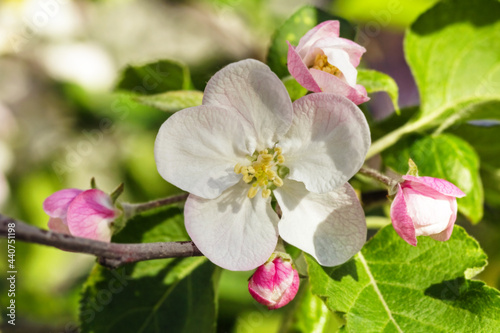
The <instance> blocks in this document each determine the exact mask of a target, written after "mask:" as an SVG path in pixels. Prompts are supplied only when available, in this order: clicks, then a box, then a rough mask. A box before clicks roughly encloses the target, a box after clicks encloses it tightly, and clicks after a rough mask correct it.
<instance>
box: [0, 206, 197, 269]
mask: <svg viewBox="0 0 500 333" xmlns="http://www.w3.org/2000/svg"><path fill="white" fill-rule="evenodd" d="M9 229H10V230H9ZM0 237H5V238H7V237H9V238H14V239H15V240H16V241H17V240H21V241H25V242H29V243H37V244H43V245H48V246H53V247H57V248H59V249H61V250H66V251H72V252H79V253H88V254H92V255H95V256H96V257H97V258H98V260H99V263H100V264H101V265H103V266H106V267H108V268H118V267H120V266H122V265H125V264H129V263H134V262H138V261H145V260H151V259H162V258H180V257H193V256H201V255H202V254H201V252H200V250H198V248H197V247H196V245H194V243H193V242H190V241H187V242H165V243H142V244H125V243H123V244H121V243H107V242H101V241H96V240H92V239H87V238H80V237H74V236H70V235H65V234H61V233H57V232H53V231H49V230H43V229H40V228H37V227H34V226H32V225H29V224H26V223H24V222H22V221H18V220H15V219H13V218H10V217H7V216H4V215H2V214H0Z"/></svg>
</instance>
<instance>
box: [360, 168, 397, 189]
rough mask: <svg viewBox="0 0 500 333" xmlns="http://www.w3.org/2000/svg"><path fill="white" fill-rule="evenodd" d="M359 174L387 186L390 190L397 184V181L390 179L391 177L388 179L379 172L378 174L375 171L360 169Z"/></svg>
mask: <svg viewBox="0 0 500 333" xmlns="http://www.w3.org/2000/svg"><path fill="white" fill-rule="evenodd" d="M358 172H359V173H360V174H363V175H365V176H368V177H370V178H373V179H375V180H377V181H379V182H381V183H382V184H385V185H387V186H388V187H389V188H390V189H392V188H393V187H394V186H396V185H397V184H398V181H397V180H395V179H392V178H391V177H388V176H386V175H384V174H382V173H380V172H378V171H377V170H375V169H372V168H368V167H361V169H359V171H358Z"/></svg>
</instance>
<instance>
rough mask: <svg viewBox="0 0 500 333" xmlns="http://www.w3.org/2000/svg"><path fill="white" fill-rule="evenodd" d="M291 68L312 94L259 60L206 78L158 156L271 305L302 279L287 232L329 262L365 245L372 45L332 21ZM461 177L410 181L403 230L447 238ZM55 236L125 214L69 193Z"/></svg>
mask: <svg viewBox="0 0 500 333" xmlns="http://www.w3.org/2000/svg"><path fill="white" fill-rule="evenodd" d="M288 46H289V49H288V69H289V72H290V74H291V75H292V76H293V77H294V78H295V79H296V81H297V82H298V83H299V84H301V85H302V86H303V87H305V88H306V89H308V90H309V91H310V92H311V93H310V94H308V95H306V96H304V97H302V98H300V99H298V100H296V101H294V102H293V103H292V101H291V99H290V96H289V94H288V92H287V90H286V88H285V86H284V84H283V83H282V81H281V80H280V78H279V77H278V76H277V75H276V74H274V73H273V71H272V70H271V69H270V68H269V67H268V66H267V65H265V64H263V63H261V62H259V61H257V60H252V59H247V60H242V61H239V62H236V63H233V64H230V65H228V66H226V67H224V68H223V69H221V70H220V71H218V72H217V73H216V74H215V75H214V76H213V77H212V78H211V79H210V81H209V82H208V83H207V85H206V88H205V92H204V95H203V102H202V105H200V106H195V107H191V108H187V109H184V110H181V111H179V112H177V113H175V114H173V115H172V116H171V117H170V118H169V119H168V120H166V121H165V122H164V123H163V125H162V126H161V128H160V130H159V132H158V135H157V137H156V141H155V146H154V154H155V161H156V165H157V168H158V172H159V173H160V175H161V176H162V177H163V178H164V179H165V180H167V181H168V182H170V183H172V184H173V185H175V186H177V187H178V188H180V189H182V190H184V191H186V192H189V193H190V195H189V197H188V198H187V201H186V204H185V209H184V217H185V227H186V230H187V232H188V234H189V236H190V237H191V239H192V241H193V242H194V243H195V245H196V246H197V248H198V249H199V250H200V251H201V252H202V253H203V254H204V255H205V256H206V257H207V258H208V259H209V260H210V261H212V262H213V263H215V264H216V265H218V266H220V267H223V268H226V269H229V270H243V271H246V270H251V269H255V268H257V270H256V272H255V273H254V275H253V276H252V277H251V278H250V280H249V291H250V293H251V295H252V296H253V297H254V298H255V299H256V300H257V301H259V302H260V303H262V304H264V305H266V306H268V308H269V309H276V308H279V307H281V306H283V305H285V304H287V303H288V302H289V301H290V300H292V299H293V297H294V296H295V294H296V293H297V290H298V286H299V275H298V272H297V270H296V269H295V267H294V265H293V263H292V260H291V258H290V257H289V256H288V255H286V254H284V253H280V252H278V253H277V252H275V251H276V248H277V245H278V243H279V241H280V238H281V239H282V240H284V241H285V242H286V243H288V244H290V245H293V246H295V247H297V248H298V249H300V250H302V251H304V252H306V253H308V254H310V255H311V256H313V257H314V258H315V259H316V260H317V261H318V263H319V264H321V265H323V266H336V265H340V264H342V263H344V262H346V261H347V260H349V259H350V258H351V257H352V256H354V255H355V254H356V253H357V252H358V251H359V250H360V249H361V248H362V246H363V245H364V243H365V241H366V234H367V227H366V222H365V216H364V211H363V208H362V206H361V203H360V201H359V199H358V197H357V195H356V193H355V191H354V189H353V188H352V187H351V185H350V184H349V183H348V181H349V179H350V178H351V177H353V176H354V175H355V174H356V173H357V172H358V171H359V170H360V168H361V167H362V165H363V163H364V161H365V158H366V155H367V152H368V149H369V147H370V144H371V139H370V129H369V126H368V123H367V120H366V118H365V116H364V114H363V112H362V111H361V110H360V108H359V107H358V106H357V105H359V104H361V103H364V102H366V101H368V100H369V98H368V97H367V93H366V89H365V88H364V87H363V86H361V85H359V84H357V82H356V81H357V69H356V68H357V66H358V65H359V63H360V60H361V56H362V54H363V53H364V52H365V51H366V50H365V49H364V48H363V47H362V46H360V45H358V44H356V43H355V42H353V41H350V40H347V39H344V38H341V37H339V22H338V21H326V22H323V23H321V24H319V25H318V26H316V27H314V28H313V29H312V30H310V31H309V32H308V33H306V34H305V35H304V36H303V37H302V38H301V39H300V41H299V43H298V45H297V46H292V45H291V44H290V43H289V44H288ZM462 196H464V193H463V192H462V191H460V190H459V189H458V188H457V187H455V186H454V185H453V184H451V183H449V182H447V181H445V180H442V179H436V178H430V177H417V176H414V175H406V176H403V178H402V181H401V182H400V183H398V185H397V193H396V195H395V198H394V201H393V203H392V207H391V219H392V221H393V226H394V228H395V230H396V232H397V233H398V234H399V235H400V236H401V237H402V238H403V239H404V240H405V241H406V242H408V243H409V244H411V245H416V244H417V239H416V237H417V236H421V235H425V236H431V237H432V238H434V239H436V240H440V241H445V240H447V239H449V237H450V235H451V232H452V230H453V225H454V223H455V220H456V216H457V202H456V198H457V197H462ZM44 210H45V212H46V213H47V214H48V215H49V216H50V220H49V228H50V229H51V230H53V231H58V232H62V233H67V234H72V235H74V236H80V237H87V238H92V239H97V240H102V241H110V239H111V230H112V228H111V226H112V224H113V221H114V220H115V219H116V218H117V217H118V216H119V215H120V211H119V210H117V209H116V208H115V207H114V204H113V202H112V200H111V197H110V196H109V195H107V194H105V193H104V192H102V191H100V190H97V189H91V190H87V191H82V190H77V189H66V190H62V191H59V192H56V193H55V194H53V195H52V196H50V197H49V198H47V200H46V201H45V203H44Z"/></svg>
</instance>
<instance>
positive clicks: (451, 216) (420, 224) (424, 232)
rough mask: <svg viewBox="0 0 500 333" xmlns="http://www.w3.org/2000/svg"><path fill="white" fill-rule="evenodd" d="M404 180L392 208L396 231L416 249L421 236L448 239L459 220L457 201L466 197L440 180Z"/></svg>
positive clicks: (407, 177)
mask: <svg viewBox="0 0 500 333" xmlns="http://www.w3.org/2000/svg"><path fill="white" fill-rule="evenodd" d="M403 179H404V181H403V182H402V183H400V184H398V192H397V194H396V197H395V198H394V201H393V203H392V206H391V220H392V225H393V226H394V229H395V230H396V232H397V233H398V234H399V236H401V238H403V239H404V240H405V241H406V242H408V244H411V245H414V246H416V245H417V238H416V237H417V236H430V237H432V238H433V239H435V240H438V241H446V240H448V239H449V238H450V236H451V233H452V231H453V225H454V224H455V220H456V219H457V199H456V198H461V197H464V196H465V194H464V193H463V192H462V191H461V190H460V189H459V188H458V187H456V186H455V185H453V184H452V183H450V182H448V181H446V180H443V179H439V178H432V177H416V176H409V175H407V176H403Z"/></svg>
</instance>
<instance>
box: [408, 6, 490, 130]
mask: <svg viewBox="0 0 500 333" xmlns="http://www.w3.org/2000/svg"><path fill="white" fill-rule="evenodd" d="M405 54H406V58H407V60H408V64H409V65H410V67H411V70H412V72H413V75H414V77H415V80H416V82H417V85H418V88H419V92H420V98H421V104H422V105H421V109H420V112H419V113H418V114H417V117H416V119H415V120H418V121H419V122H420V123H421V124H422V126H425V125H427V124H430V123H434V124H439V122H441V121H442V120H443V119H445V118H447V117H449V116H452V117H453V118H452V119H453V120H454V121H458V120H460V119H461V118H470V116H471V114H473V113H476V112H479V113H481V112H482V111H483V110H484V109H490V110H494V109H495V108H496V106H498V105H499V103H500V2H498V1H496V0H477V1H469V0H450V1H443V2H440V3H438V4H437V5H436V6H434V7H433V8H432V9H430V10H429V11H427V12H426V13H424V14H423V15H422V16H420V17H419V18H418V19H417V21H416V22H415V23H414V24H413V25H412V26H411V28H410V29H409V31H408V32H407V34H406V38H405ZM490 103H491V104H493V105H489V104H490ZM497 114H498V113H497ZM457 115H458V116H457Z"/></svg>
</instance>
